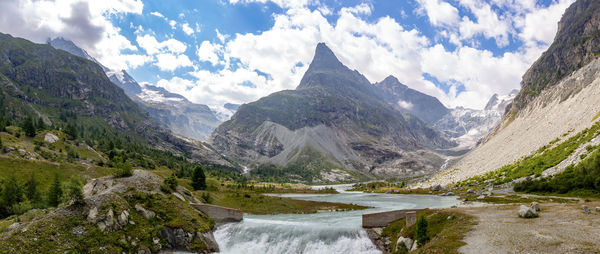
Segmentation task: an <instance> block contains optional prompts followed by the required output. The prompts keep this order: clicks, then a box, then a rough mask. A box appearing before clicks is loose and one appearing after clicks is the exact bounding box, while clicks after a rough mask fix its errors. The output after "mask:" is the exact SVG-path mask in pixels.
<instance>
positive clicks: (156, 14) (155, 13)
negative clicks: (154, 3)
mask: <svg viewBox="0 0 600 254" xmlns="http://www.w3.org/2000/svg"><path fill="white" fill-rule="evenodd" d="M150 15H154V16H157V17H159V18H163V19H164V18H165V15H162V13H160V12H157V11H153V12H150Z"/></svg>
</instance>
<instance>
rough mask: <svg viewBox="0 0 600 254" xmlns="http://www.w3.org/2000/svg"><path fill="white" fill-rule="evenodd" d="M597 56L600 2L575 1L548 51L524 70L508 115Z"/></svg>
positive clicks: (599, 41)
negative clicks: (517, 92)
mask: <svg viewBox="0 0 600 254" xmlns="http://www.w3.org/2000/svg"><path fill="white" fill-rule="evenodd" d="M598 57H600V1H598V0H579V1H576V2H575V3H573V4H572V5H571V6H570V7H569V8H567V10H566V11H565V13H564V14H563V17H562V19H561V20H560V22H559V23H558V31H557V32H556V37H555V38H554V42H553V43H552V45H550V48H548V50H547V51H546V52H544V53H543V54H542V56H541V57H540V58H539V59H538V60H537V61H536V62H535V63H534V64H533V65H532V66H531V67H530V68H529V70H527V72H526V73H525V75H523V81H521V92H520V93H519V94H518V95H517V97H516V98H515V101H514V103H513V104H512V107H511V110H510V113H511V114H514V113H517V112H518V111H519V110H521V109H523V108H525V107H526V106H527V104H528V103H529V102H530V101H532V100H533V99H534V98H535V97H537V96H538V95H540V93H541V92H542V91H543V90H546V89H548V88H550V87H552V86H555V85H556V84H558V82H559V81H560V80H561V79H563V78H564V77H566V76H568V75H569V74H571V73H573V72H574V71H575V70H578V69H580V68H581V67H583V66H585V65H586V64H588V63H590V62H592V61H593V60H595V59H597V58H598Z"/></svg>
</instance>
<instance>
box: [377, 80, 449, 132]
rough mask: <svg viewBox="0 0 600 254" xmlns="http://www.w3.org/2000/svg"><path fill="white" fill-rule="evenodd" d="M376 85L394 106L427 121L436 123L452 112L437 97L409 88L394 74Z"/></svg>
mask: <svg viewBox="0 0 600 254" xmlns="http://www.w3.org/2000/svg"><path fill="white" fill-rule="evenodd" d="M375 86H376V87H377V88H379V89H380V90H381V95H382V96H383V97H384V98H386V99H387V100H388V101H390V103H392V104H393V105H394V106H396V107H399V108H400V109H401V110H403V111H406V112H408V113H410V114H411V115H414V116H417V117H419V118H421V120H423V121H425V122H427V123H430V124H431V123H434V122H436V121H437V120H439V119H440V118H442V117H444V115H446V114H448V113H449V112H450V110H448V109H447V108H446V107H445V106H444V105H443V104H442V103H441V102H440V101H439V100H438V99H437V98H435V97H433V96H429V95H426V94H424V93H421V92H419V91H417V90H413V89H410V88H408V86H406V85H404V84H402V83H400V81H398V79H397V78H395V77H394V76H389V77H387V78H385V79H384V80H383V81H381V82H378V83H375Z"/></svg>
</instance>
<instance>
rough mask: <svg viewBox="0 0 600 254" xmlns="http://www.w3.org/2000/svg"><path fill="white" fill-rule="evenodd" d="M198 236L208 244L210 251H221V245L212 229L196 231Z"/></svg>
mask: <svg viewBox="0 0 600 254" xmlns="http://www.w3.org/2000/svg"><path fill="white" fill-rule="evenodd" d="M196 237H198V238H199V239H200V241H202V242H203V243H204V246H206V248H207V250H208V251H210V252H219V245H218V244H217V241H216V240H215V237H214V235H213V233H212V232H211V231H208V232H204V233H202V232H196Z"/></svg>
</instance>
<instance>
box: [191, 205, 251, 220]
mask: <svg viewBox="0 0 600 254" xmlns="http://www.w3.org/2000/svg"><path fill="white" fill-rule="evenodd" d="M190 205H191V206H192V207H194V208H196V209H198V210H200V211H202V212H203V213H205V214H206V215H208V217H211V218H213V219H215V221H216V222H238V221H242V220H243V219H244V213H243V212H242V211H240V210H237V209H232V208H227V207H221V206H216V205H207V204H194V203H190Z"/></svg>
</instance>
